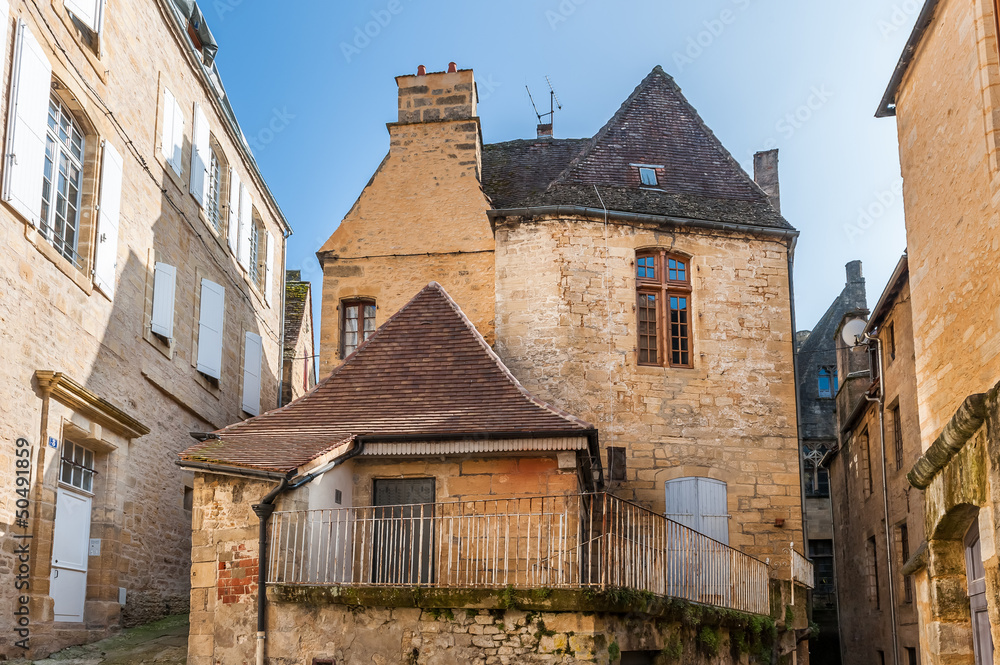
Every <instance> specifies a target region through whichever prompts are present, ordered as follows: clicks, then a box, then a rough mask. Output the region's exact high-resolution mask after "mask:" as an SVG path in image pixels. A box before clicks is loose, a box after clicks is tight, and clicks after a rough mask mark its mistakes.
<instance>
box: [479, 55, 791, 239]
mask: <svg viewBox="0 0 1000 665" xmlns="http://www.w3.org/2000/svg"><path fill="white" fill-rule="evenodd" d="M570 153H572V154H570ZM634 164H651V165H658V166H659V165H662V166H663V169H662V171H660V174H659V183H658V186H657V187H656V188H647V187H641V183H640V182H639V172H638V169H637V168H636V167H634V166H633V165H634ZM560 166H561V168H562V170H561V172H560V173H558V174H554V170H555V169H556V168H557V167H560ZM595 186H596V187H597V188H598V189H599V190H600V195H601V198H603V203H604V205H605V206H606V207H607V208H608V209H612V210H619V211H624V212H635V213H645V214H652V215H664V216H677V217H687V218H692V219H703V220H711V221H720V222H733V223H741V224H747V225H751V226H764V227H770V228H784V229H790V228H791V226H790V225H789V224H788V222H786V221H785V220H784V219H783V218H782V217H781V215H780V214H779V213H778V212H777V211H776V210H774V208H773V207H772V206H771V204H770V202H769V201H768V199H767V195H766V194H765V193H764V192H763V191H762V190H761V189H760V188H759V187H758V186H757V184H756V183H755V182H754V181H753V179H752V178H751V177H750V176H749V175H747V173H746V172H745V171H744V170H743V169H742V168H741V167H740V165H739V163H737V161H736V160H735V159H733V157H732V155H730V153H729V152H728V151H727V150H726V149H725V147H723V145H722V144H721V143H720V142H719V140H718V139H717V138H716V137H715V135H714V134H713V133H712V131H711V130H710V129H709V128H708V127H707V126H706V125H705V123H704V122H703V121H702V119H701V117H700V116H699V115H698V112H697V111H696V110H695V109H694V107H692V106H691V104H690V103H689V102H688V101H687V99H685V97H684V95H683V94H682V93H681V90H680V88H679V87H678V86H677V84H676V83H675V82H674V80H673V79H672V78H671V77H670V76H669V75H667V74H666V72H664V71H663V69H661V68H660V67H659V66H657V67H655V68H654V69H653V71H652V72H650V73H649V75H648V76H646V78H645V79H643V81H642V83H640V84H639V86H638V87H636V89H635V90H634V91H633V92H632V94H631V95H630V96H629V98H628V99H626V100H625V102H624V103H623V104H622V106H621V108H619V109H618V111H617V112H616V113H615V115H614V116H612V118H611V119H610V120H609V121H608V122H607V124H605V125H604V127H603V128H601V130H600V131H599V132H598V133H597V134H596V135H595V136H594V137H593V138H591V139H587V140H565V139H564V140H553V141H551V145H546V141H545V140H544V139H541V140H538V141H509V142H506V143H498V144H493V145H489V146H484V149H483V189H484V190H485V191H486V194H487V195H489V196H490V198H491V199H492V200H493V205H494V207H495V208H520V207H532V206H548V205H578V206H586V207H592V208H600V207H602V206H601V200H600V198H598V195H597V192H595V191H594V187H595Z"/></svg>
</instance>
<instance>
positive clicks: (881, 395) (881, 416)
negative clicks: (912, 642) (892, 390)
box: [865, 333, 899, 665]
mask: <svg viewBox="0 0 1000 665" xmlns="http://www.w3.org/2000/svg"><path fill="white" fill-rule="evenodd" d="M865 341H867V342H875V357H876V358H877V359H878V396H877V397H872V396H870V395H869V394H868V393H865V399H866V400H868V401H869V402H876V403H878V431H879V437H878V438H879V442H880V446H879V447H880V448H881V453H882V510H883V511H885V521H884V524H885V552H886V557H885V558H886V568H887V570H888V574H889V621H890V622H891V626H890V628H891V629H892V662H893V664H894V665H899V636H898V634H897V631H896V589H895V586H896V585H895V584H894V583H893V569H892V556H893V554H892V526H891V525H890V524H889V486H888V483H887V477H888V473H887V472H886V468H885V373H884V369H885V368H884V367H883V366H882V340H881V339H879V337H878V336H877V335H875V336H873V335H870V334H868V333H865ZM875 583H876V584H878V580H875Z"/></svg>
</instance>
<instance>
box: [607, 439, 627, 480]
mask: <svg viewBox="0 0 1000 665" xmlns="http://www.w3.org/2000/svg"><path fill="white" fill-rule="evenodd" d="M608 480H619V481H620V480H625V449H624V448H621V447H619V446H608Z"/></svg>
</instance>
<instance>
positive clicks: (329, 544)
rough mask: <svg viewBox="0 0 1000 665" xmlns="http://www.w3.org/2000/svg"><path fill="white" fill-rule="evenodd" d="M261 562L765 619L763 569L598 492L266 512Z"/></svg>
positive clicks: (318, 572) (804, 571)
mask: <svg viewBox="0 0 1000 665" xmlns="http://www.w3.org/2000/svg"><path fill="white" fill-rule="evenodd" d="M795 555H797V558H796V557H795ZM266 563H267V582H268V584H270V585H285V586H313V587H323V586H326V587H411V588H412V587H421V588H442V589H516V590H536V589H576V590H584V591H586V590H593V591H607V590H610V589H622V588H624V589H631V590H633V591H636V592H640V593H648V594H654V595H656V596H660V597H664V598H680V599H684V600H688V601H693V602H696V603H703V604H707V605H714V606H717V607H724V608H728V609H734V610H739V611H742V612H750V613H754V614H767V613H768V612H769V598H770V596H769V594H770V588H769V571H768V565H767V564H765V563H764V562H763V561H760V560H758V559H755V558H754V557H752V556H749V555H747V554H744V553H742V552H740V551H738V550H736V549H733V548H732V547H729V546H727V545H725V544H723V543H720V542H718V541H715V540H712V539H711V538H708V537H707V536H704V535H702V534H700V533H698V532H696V531H694V530H692V529H690V528H688V527H686V526H684V525H682V524H679V523H677V522H674V521H672V520H669V519H667V518H665V517H663V516H662V515H658V514H656V513H653V512H651V511H649V510H646V509H645V508H643V507H641V506H638V505H636V504H633V503H629V502H627V501H624V500H622V499H619V498H617V497H615V496H613V495H610V494H606V493H594V494H581V495H569V496H546V497H520V498H511V499H491V500H485V501H459V502H452V503H429V504H414V505H402V506H366V507H352V508H339V509H324V510H303V511H287V512H276V513H274V516H273V518H272V520H271V526H270V546H269V552H268V558H267V562H266ZM791 566H792V571H793V573H794V578H795V579H796V580H798V581H802V582H804V581H806V580H807V579H810V580H811V576H812V572H811V571H812V564H811V563H810V562H809V561H808V560H807V559H805V558H803V557H802V556H801V555H799V554H798V553H793V558H792V562H791Z"/></svg>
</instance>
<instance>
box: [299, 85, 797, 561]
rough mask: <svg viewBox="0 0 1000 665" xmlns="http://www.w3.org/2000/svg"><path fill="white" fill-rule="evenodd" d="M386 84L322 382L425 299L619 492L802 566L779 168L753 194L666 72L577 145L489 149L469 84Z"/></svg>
mask: <svg viewBox="0 0 1000 665" xmlns="http://www.w3.org/2000/svg"><path fill="white" fill-rule="evenodd" d="M396 81H397V85H398V86H399V106H398V120H397V122H394V123H390V124H389V134H390V149H389V154H388V156H387V157H386V158H385V159H384V160H383V162H382V164H381V165H380V166H379V168H378V170H377V171H376V173H375V174H374V176H373V177H372V179H371V181H370V182H369V184H368V185H367V186H366V187H365V189H364V190H363V191H362V193H361V195H360V196H359V198H358V201H357V203H356V204H355V206H354V208H352V209H351V211H350V212H349V213H348V214H347V216H346V217H345V218H344V221H343V222H342V223H341V224H340V226H339V227H338V228H337V229H336V231H335V232H334V233H333V235H331V237H330V239H329V241H328V242H327V243H326V245H324V247H323V248H322V249H321V251H320V252H319V253H318V256H319V258H320V261H321V262H322V264H323V269H324V283H323V307H322V312H323V314H322V316H323V326H322V333H321V338H320V357H321V367H323V368H324V369H323V371H329V370H330V369H331V368H332V367H334V366H335V365H336V363H337V362H338V360H339V359H342V358H344V357H346V356H348V355H349V354H350V353H351V352H352V351H353V349H354V348H356V345H357V344H359V343H360V342H361V341H363V339H364V338H365V336H366V335H368V334H370V332H371V331H372V330H374V329H375V327H376V326H378V325H380V324H381V322H383V321H385V320H386V318H387V317H388V316H390V315H391V314H392V313H393V312H395V311H396V310H397V309H398V308H399V307H400V306H401V305H402V304H403V303H404V302H405V301H406V299H407V298H409V297H410V296H411V294H413V293H415V292H416V291H418V290H419V289H420V288H421V287H422V285H423V284H425V283H427V282H428V281H432V280H433V281H438V282H440V283H441V284H442V285H443V286H444V287H445V288H446V289H447V290H448V292H449V293H450V294H451V295H452V297H454V298H455V300H456V302H457V303H458V304H459V305H460V306H461V307H462V309H463V310H464V311H466V312H467V313H468V315H469V318H470V320H471V321H472V322H473V324H474V325H475V326H476V328H477V330H480V331H481V332H482V334H483V336H484V337H485V338H486V339H487V341H489V342H490V343H491V344H493V345H494V348H495V349H496V352H497V354H498V355H499V356H500V358H501V359H502V360H503V361H504V363H505V364H506V365H507V366H508V367H509V368H510V370H511V372H512V373H513V374H514V376H516V377H517V378H518V380H519V381H520V382H521V383H522V384H523V385H524V386H525V388H527V389H528V390H529V391H531V392H532V393H533V394H535V395H538V396H539V397H540V398H541V399H544V400H545V401H547V402H549V403H552V404H556V405H557V406H559V407H560V408H563V409H566V410H567V411H570V412H571V413H576V414H579V415H580V417H582V418H584V419H586V420H588V421H589V422H593V423H594V424H595V425H596V426H597V427H598V428H599V429H600V430H601V432H602V437H603V442H604V445H605V449H604V450H603V451H602V452H601V455H602V457H603V458H604V460H603V461H604V465H605V467H607V470H608V474H607V481H608V483H609V487H610V488H612V489H613V491H614V492H615V493H616V494H618V495H619V496H622V497H625V498H628V499H634V500H636V501H638V502H639V503H641V504H642V505H644V506H647V507H649V508H650V509H652V510H654V511H656V512H658V513H664V512H665V511H666V512H668V513H671V514H677V515H682V514H686V513H687V512H688V509H689V507H690V506H688V505H687V503H685V502H690V501H694V500H696V499H695V495H694V494H690V492H691V491H693V492H695V493H696V494H697V492H703V493H705V496H703V497H702V500H703V501H718V502H721V503H719V504H718V505H717V506H716V508H713V509H711V510H708V509H706V512H705V514H704V517H705V519H704V521H703V522H704V524H705V529H706V530H709V531H710V532H711V533H712V534H713V535H714V536H716V537H717V538H719V539H720V540H723V541H725V542H728V543H730V544H732V545H733V546H735V547H737V548H739V549H741V550H743V551H746V552H749V553H752V554H754V555H755V556H759V557H762V558H768V557H771V558H772V559H775V560H777V559H778V553H779V551H780V550H781V548H783V547H784V548H787V546H788V543H789V542H794V543H796V547H798V548H800V549H801V548H802V503H801V487H800V483H799V460H798V454H797V448H798V446H797V433H796V417H795V390H794V386H795V383H794V380H793V379H792V377H793V358H792V353H793V333H792V321H791V313H790V312H791V308H790V301H789V264H790V260H791V247H792V245H793V243H794V239H795V238H796V236H797V232H796V231H795V230H794V229H793V228H792V227H791V226H790V225H789V224H788V223H787V222H786V221H785V220H784V219H783V218H782V217H781V215H780V214H779V213H778V211H777V210H776V208H775V205H773V204H777V197H778V186H777V153H776V152H771V153H762V154H761V155H759V156H758V159H757V163H758V166H759V171H760V173H761V174H767V179H766V180H765V181H764V184H765V186H766V187H767V189H768V191H767V192H765V191H764V190H763V189H761V187H760V186H759V185H758V184H757V183H755V182H754V181H753V180H752V179H751V178H750V177H749V176H747V174H746V173H744V172H743V170H742V169H741V168H740V167H739V165H738V164H737V163H736V161H735V160H734V159H733V158H732V157H731V156H730V155H729V153H728V152H727V151H726V150H725V148H724V147H723V146H722V145H721V144H720V143H719V142H718V140H717V139H716V138H715V136H714V135H713V134H712V133H711V131H710V130H709V129H708V128H707V127H706V126H705V125H704V123H703V122H702V120H701V119H700V117H699V116H698V114H697V112H696V111H695V110H694V108H693V107H691V105H690V104H689V103H688V102H687V100H686V99H685V98H684V97H683V95H682V94H681V92H680V89H679V88H678V87H677V85H676V84H675V83H674V81H673V79H671V78H670V77H669V76H668V75H667V74H666V73H664V72H663V70H662V69H660V68H659V67H657V68H655V69H654V70H653V71H652V72H651V73H650V74H649V75H648V76H647V77H646V78H645V79H644V80H643V81H642V82H641V83H640V85H639V86H638V87H637V88H636V89H635V91H634V92H633V93H632V95H630V96H629V98H628V99H627V100H625V102H624V103H623V104H622V106H621V108H620V109H619V110H618V112H617V113H616V114H615V115H614V117H612V118H611V119H610V120H609V121H608V123H607V124H606V125H605V126H604V127H603V128H602V129H601V130H600V131H599V132H598V133H597V134H596V135H595V136H594V137H592V138H590V139H554V138H552V137H551V136H541V137H539V138H537V139H534V140H515V141H508V142H504V143H497V144H492V145H483V144H482V141H481V138H480V134H481V132H480V130H479V124H480V118H479V117H478V115H477V114H476V93H475V83H474V79H473V75H472V71H471V70H458V69H457V68H456V67H454V66H453V67H451V69H450V71H448V72H438V73H424V72H423V70H422V69H421V70H420V72H419V73H418V74H417V75H416V76H401V77H397V79H396ZM694 165H697V166H694ZM762 179H763V176H762ZM769 195H770V196H771V197H772V198H771V199H769ZM442 211H447V214H443V213H442ZM390 255H391V256H390ZM694 479H706V481H709V480H710V481H712V482H704V483H701V484H698V483H697V482H696V481H695V480H694ZM695 487H697V488H698V489H697V490H695V489H693V488H695ZM668 488H669V493H670V495H671V496H672V497H674V499H672V500H676V501H678V502H679V503H678V504H677V505H674V506H671V507H670V508H669V510H668V507H667V505H666V503H665V502H666V496H667V493H668ZM682 504H683V505H682ZM712 511H715V512H712ZM686 519H691V518H686ZM693 519H695V520H696V521H698V522H702V519H701V517H696V518H693ZM709 525H711V526H709ZM786 574H787V572H786Z"/></svg>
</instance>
